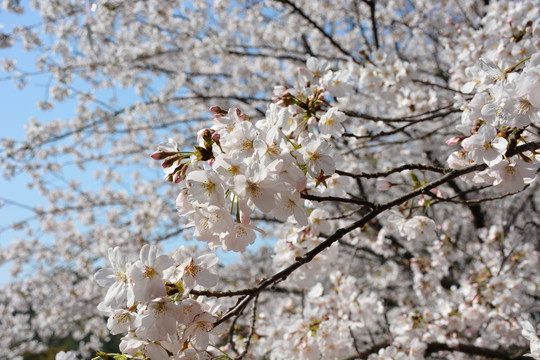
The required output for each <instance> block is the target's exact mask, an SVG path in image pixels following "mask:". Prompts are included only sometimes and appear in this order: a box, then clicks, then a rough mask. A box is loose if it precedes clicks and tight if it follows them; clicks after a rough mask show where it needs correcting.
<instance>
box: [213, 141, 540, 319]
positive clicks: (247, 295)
mask: <svg viewBox="0 0 540 360" xmlns="http://www.w3.org/2000/svg"><path fill="white" fill-rule="evenodd" d="M538 148H540V142H534V143H529V144H525V145H520V146H518V147H516V148H515V149H512V150H511V151H508V152H507V153H506V156H513V155H515V154H518V153H521V152H524V151H531V150H535V149H538ZM486 168H487V165H486V164H477V165H471V166H468V167H466V168H463V169H456V170H452V171H451V172H449V173H447V174H446V175H444V176H441V177H440V178H439V179H437V180H435V181H432V182H430V183H428V184H425V185H424V186H421V187H419V188H417V189H415V190H413V191H410V192H408V193H407V194H404V195H402V196H400V197H398V198H396V199H394V200H391V201H388V202H386V203H384V204H375V206H374V208H373V209H371V210H370V212H369V213H367V214H366V215H364V216H363V217H362V218H361V219H359V220H357V221H355V222H353V223H352V224H350V225H349V226H345V227H342V228H340V229H338V230H336V231H335V232H334V233H333V234H332V235H330V236H329V237H328V238H326V240H324V241H323V242H321V243H320V244H319V245H317V246H315V247H314V248H313V249H311V250H310V251H308V252H307V253H305V254H304V255H302V256H298V257H296V261H295V262H294V263H292V264H291V265H289V266H288V267H286V268H285V269H283V270H281V271H279V272H277V273H275V274H274V275H273V276H272V277H270V278H269V279H263V280H261V281H260V282H259V283H258V284H257V286H255V287H253V288H250V289H244V290H239V291H236V292H234V291H233V292H228V293H230V294H233V293H234V294H237V295H244V296H243V297H242V298H240V299H238V302H237V304H236V305H235V306H233V307H232V308H231V309H230V310H229V311H228V312H227V313H226V314H225V315H223V317H222V318H221V319H219V320H217V321H216V322H215V323H214V325H215V326H218V325H219V324H221V323H223V322H225V321H227V320H229V319H230V318H231V317H233V316H236V315H238V314H239V313H241V312H242V311H243V310H244V309H245V307H246V306H247V305H248V304H249V302H250V301H251V300H252V299H253V298H254V297H256V296H257V295H258V294H260V293H261V292H262V291H263V290H265V289H266V288H268V287H270V286H271V285H274V284H276V283H278V282H280V281H283V280H285V279H286V278H287V277H288V276H289V275H291V274H292V273H293V272H294V271H295V270H296V269H298V268H299V267H301V266H302V265H304V264H307V263H309V262H310V261H312V260H313V259H314V258H315V256H317V255H318V254H319V253H321V252H322V251H323V250H325V249H327V248H329V247H330V246H331V245H332V244H333V243H335V242H336V241H338V240H340V239H341V238H343V237H344V236H345V235H347V234H348V233H350V232H352V231H354V230H356V229H359V228H361V227H363V226H365V225H366V224H367V223H369V222H370V221H371V220H373V219H375V218H376V217H377V216H378V215H379V214H381V213H383V212H384V211H386V210H389V209H391V208H393V207H394V206H398V205H401V204H402V203H404V202H406V201H407V200H410V199H413V198H415V197H416V196H419V195H422V194H427V193H428V192H429V191H430V190H432V189H434V188H436V187H437V186H440V185H442V184H444V183H446V182H448V181H450V180H452V179H456V178H458V177H460V176H463V175H466V174H469V173H472V172H475V171H482V170H484V169H486ZM226 296H227V295H226ZM229 296H234V295H229Z"/></svg>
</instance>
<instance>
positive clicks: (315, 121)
mask: <svg viewBox="0 0 540 360" xmlns="http://www.w3.org/2000/svg"><path fill="white" fill-rule="evenodd" d="M307 123H308V125H315V124H316V123H317V118H316V117H315V116H312V117H310V118H309V120H308V122H307Z"/></svg>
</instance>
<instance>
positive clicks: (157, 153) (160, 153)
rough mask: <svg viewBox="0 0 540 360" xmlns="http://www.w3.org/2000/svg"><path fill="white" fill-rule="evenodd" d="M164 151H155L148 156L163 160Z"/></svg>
mask: <svg viewBox="0 0 540 360" xmlns="http://www.w3.org/2000/svg"><path fill="white" fill-rule="evenodd" d="M164 154H165V153H164V152H163V151H159V150H157V151H155V152H154V153H153V154H152V155H150V157H151V158H152V159H154V160H163V159H165V157H166V156H164Z"/></svg>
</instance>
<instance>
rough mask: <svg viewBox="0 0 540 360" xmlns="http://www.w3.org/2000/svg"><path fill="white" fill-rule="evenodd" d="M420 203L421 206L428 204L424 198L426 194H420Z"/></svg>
mask: <svg viewBox="0 0 540 360" xmlns="http://www.w3.org/2000/svg"><path fill="white" fill-rule="evenodd" d="M418 205H419V206H424V205H426V199H425V198H424V195H421V196H420V200H418Z"/></svg>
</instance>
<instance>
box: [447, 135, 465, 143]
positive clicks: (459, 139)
mask: <svg viewBox="0 0 540 360" xmlns="http://www.w3.org/2000/svg"><path fill="white" fill-rule="evenodd" d="M462 140H463V139H462V138H461V137H459V136H454V137H453V138H450V139H448V140H446V145H457V144H459V143H461V141H462Z"/></svg>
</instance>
